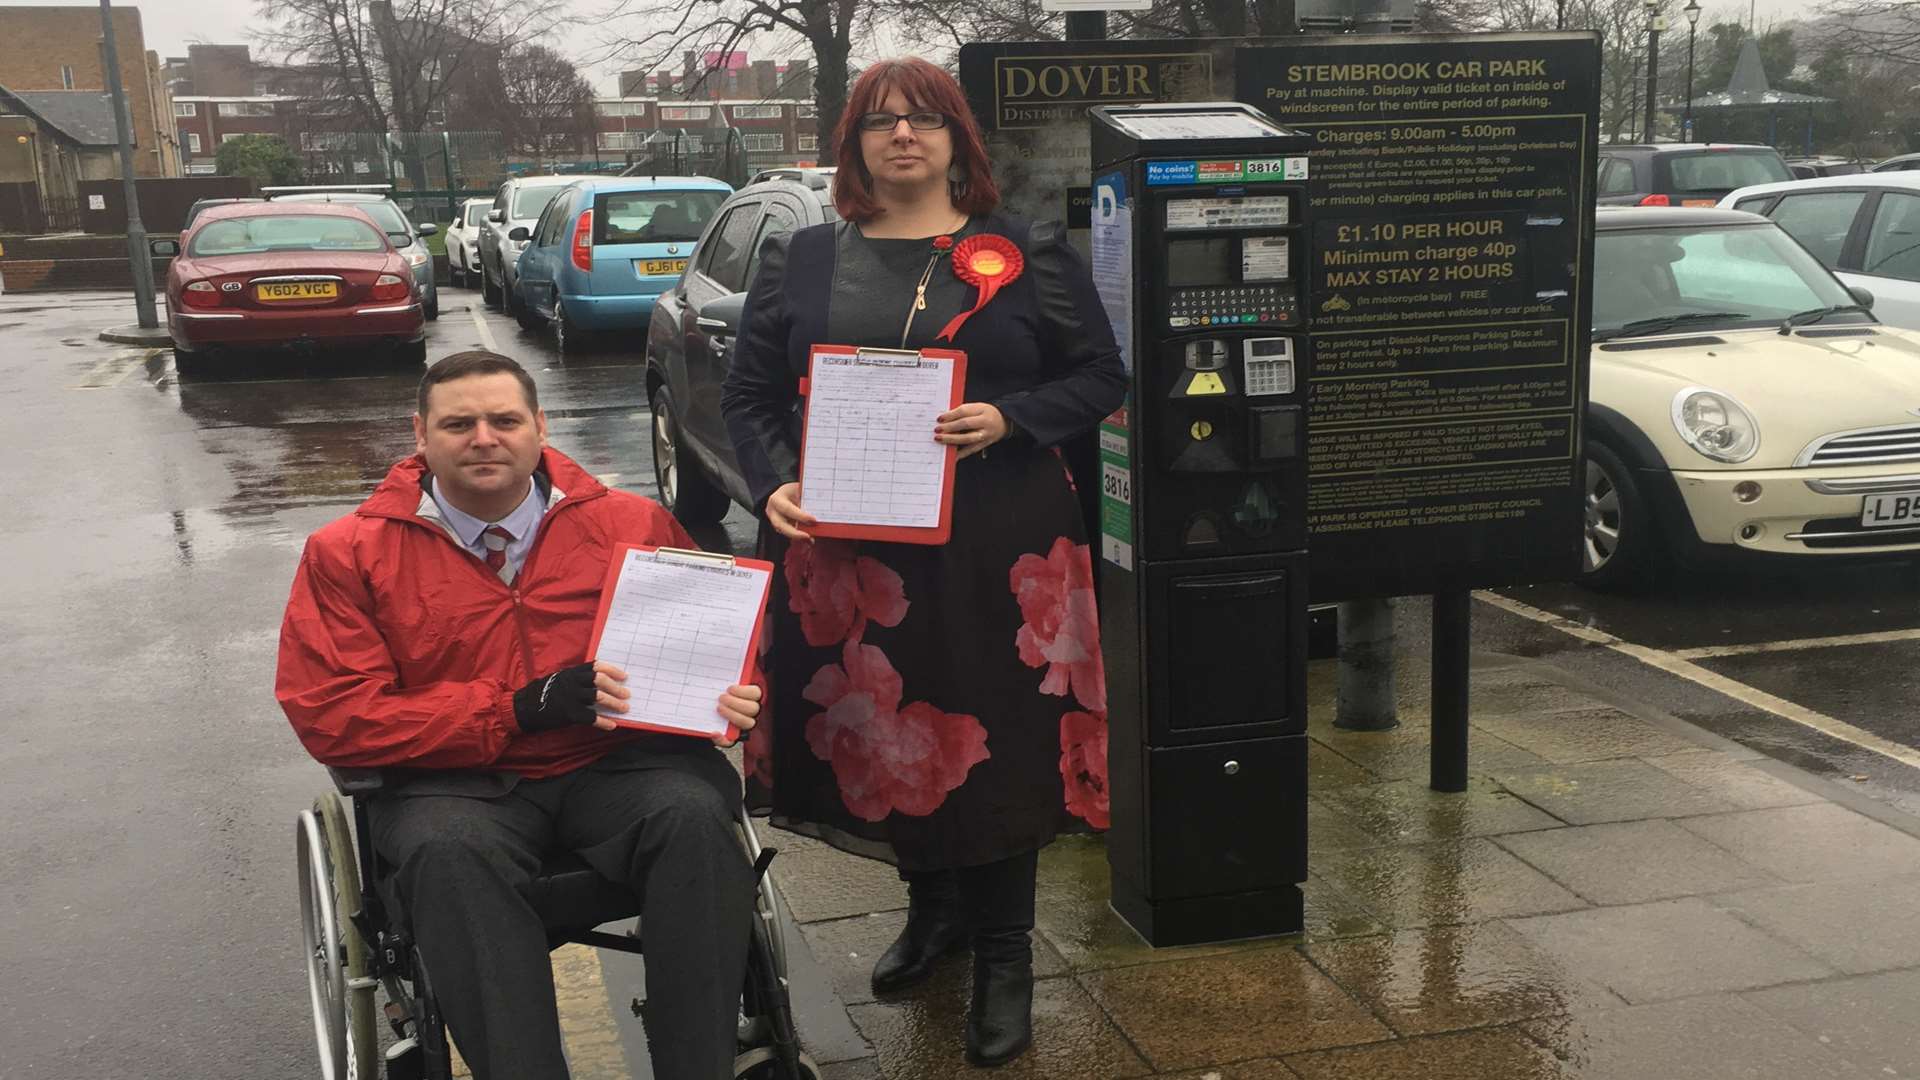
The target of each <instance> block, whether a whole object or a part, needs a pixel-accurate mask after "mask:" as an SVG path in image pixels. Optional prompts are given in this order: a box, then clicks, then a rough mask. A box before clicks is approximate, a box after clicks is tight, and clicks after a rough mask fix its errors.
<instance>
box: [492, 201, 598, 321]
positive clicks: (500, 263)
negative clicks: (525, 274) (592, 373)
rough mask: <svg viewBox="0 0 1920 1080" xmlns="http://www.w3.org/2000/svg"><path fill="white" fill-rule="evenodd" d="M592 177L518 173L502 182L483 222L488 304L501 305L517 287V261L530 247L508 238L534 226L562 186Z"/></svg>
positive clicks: (522, 242)
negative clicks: (515, 283) (507, 295)
mask: <svg viewBox="0 0 1920 1080" xmlns="http://www.w3.org/2000/svg"><path fill="white" fill-rule="evenodd" d="M585 179H591V178H590V177H586V176H580V175H568V176H525V177H515V178H513V179H512V180H509V181H507V182H506V183H504V184H501V185H500V190H499V192H498V193H497V194H495V195H494V197H493V209H492V210H489V211H488V212H487V218H486V221H485V222H484V223H482V224H481V226H480V298H481V299H482V300H484V301H486V304H487V306H488V307H499V306H500V304H501V301H502V299H503V298H504V297H505V296H506V290H507V289H509V288H512V287H513V283H514V275H516V274H517V273H518V268H517V266H516V264H517V263H518V262H519V259H520V253H521V252H522V251H524V250H526V246H527V245H526V243H525V242H524V241H514V240H509V239H507V234H508V233H511V232H512V231H513V230H515V229H518V228H523V227H524V228H527V229H529V230H531V229H532V228H533V223H534V222H536V221H538V220H540V212H541V211H542V210H545V209H546V208H547V204H548V203H550V202H552V201H553V197H554V196H555V195H558V194H560V190H561V189H562V188H564V187H566V186H567V185H568V184H571V183H573V182H574V181H575V180H585Z"/></svg>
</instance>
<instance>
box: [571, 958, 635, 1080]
mask: <svg viewBox="0 0 1920 1080" xmlns="http://www.w3.org/2000/svg"><path fill="white" fill-rule="evenodd" d="M553 989H554V1000H555V1002H556V1003H557V1004H558V1005H559V1007H560V1038H561V1041H562V1042H563V1043H564V1044H565V1046H566V1049H567V1065H568V1071H569V1072H570V1073H571V1074H572V1075H573V1077H574V1078H575V1080H603V1078H604V1080H621V1078H625V1077H631V1076H632V1075H633V1070H632V1069H631V1068H629V1067H628V1064H627V1049H626V1045H625V1044H624V1043H623V1042H622V1041H621V1039H620V1030H619V1028H618V1027H616V1026H615V1023H614V1018H613V1013H612V1011H611V1010H612V1006H611V1005H610V1004H609V1003H608V999H607V984H606V978H605V975H604V973H603V971H602V969H601V967H600V953H599V951H598V950H597V949H594V948H592V947H590V946H587V945H579V944H571V945H562V946H561V947H560V948H558V949H555V950H554V953H553Z"/></svg>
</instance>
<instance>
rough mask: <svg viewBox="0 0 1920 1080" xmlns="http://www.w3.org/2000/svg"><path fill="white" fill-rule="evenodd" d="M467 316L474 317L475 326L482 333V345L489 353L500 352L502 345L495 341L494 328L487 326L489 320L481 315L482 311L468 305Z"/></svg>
mask: <svg viewBox="0 0 1920 1080" xmlns="http://www.w3.org/2000/svg"><path fill="white" fill-rule="evenodd" d="M467 314H469V315H471V316H473V325H474V327H475V328H476V329H478V330H479V331H480V344H482V345H485V346H486V347H487V351H488V352H499V351H500V345H499V344H498V343H497V342H495V341H494V340H493V328H492V327H490V326H488V325H487V320H486V319H485V318H484V317H483V316H482V315H481V314H480V309H479V308H477V307H474V306H473V305H472V304H468V305H467Z"/></svg>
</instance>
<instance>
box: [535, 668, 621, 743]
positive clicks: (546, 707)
mask: <svg viewBox="0 0 1920 1080" xmlns="http://www.w3.org/2000/svg"><path fill="white" fill-rule="evenodd" d="M626 684H627V673H626V672H624V671H621V670H620V669H619V668H617V667H614V666H613V665H612V664H608V663H602V662H594V663H586V664H575V665H574V666H572V667H570V668H562V669H561V670H559V671H556V672H554V673H553V674H551V675H546V676H543V677H541V678H538V679H535V680H533V681H532V682H530V683H528V684H527V685H525V686H523V687H521V688H520V689H518V690H516V691H514V694H513V718H514V719H515V720H516V721H518V722H519V724H520V730H521V731H523V732H526V733H527V734H529V735H531V734H533V733H534V732H537V731H551V730H553V729H554V728H558V727H566V726H567V725H569V724H591V725H593V726H594V727H597V728H599V729H600V730H601V731H612V730H613V729H614V728H615V727H616V726H617V725H615V724H614V722H613V721H612V720H609V719H607V718H606V717H604V716H600V715H598V714H596V713H595V712H594V710H595V709H596V708H601V709H607V710H610V711H612V712H626V711H627V698H629V697H631V696H632V691H630V690H628V689H627V685H626Z"/></svg>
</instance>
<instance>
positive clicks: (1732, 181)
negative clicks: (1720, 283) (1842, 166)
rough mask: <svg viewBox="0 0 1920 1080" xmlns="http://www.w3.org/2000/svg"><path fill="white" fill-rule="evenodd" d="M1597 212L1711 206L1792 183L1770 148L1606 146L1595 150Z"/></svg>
mask: <svg viewBox="0 0 1920 1080" xmlns="http://www.w3.org/2000/svg"><path fill="white" fill-rule="evenodd" d="M1595 179H1596V181H1597V183H1596V185H1595V187H1594V193H1595V195H1596V199H1595V201H1596V202H1598V203H1599V204H1600V205H1601V206H1714V205H1717V204H1718V203H1719V202H1720V200H1721V199H1722V198H1724V197H1726V194H1727V192H1729V191H1732V190H1733V189H1734V188H1740V187H1747V186H1749V185H1752V184H1771V183H1773V182H1774V181H1776V180H1791V179H1793V173H1792V172H1790V171H1788V169H1787V163H1786V161H1785V160H1784V159H1782V158H1781V157H1780V151H1778V150H1775V149H1774V148H1773V147H1771V146H1750V145H1747V144H1744V143H1660V144H1659V145H1657V146H1625V145H1617V144H1611V143H1609V144H1607V145H1604V146H1602V147H1600V162H1599V175H1598V176H1597V177H1596V178H1595Z"/></svg>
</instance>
